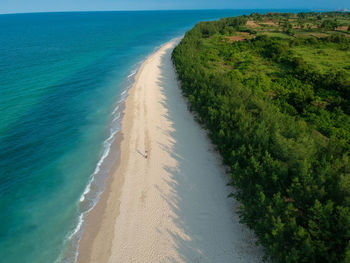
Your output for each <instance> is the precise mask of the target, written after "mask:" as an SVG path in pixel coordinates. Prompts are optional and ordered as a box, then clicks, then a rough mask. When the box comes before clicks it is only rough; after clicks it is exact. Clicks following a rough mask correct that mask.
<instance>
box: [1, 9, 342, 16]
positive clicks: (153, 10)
mask: <svg viewBox="0 0 350 263" xmlns="http://www.w3.org/2000/svg"><path fill="white" fill-rule="evenodd" d="M338 9H339V8H305V7H304V8H302V7H295V8H201V9H120V10H58V11H33V12H32V11H28V12H14V13H11V12H9V13H0V15H20V14H44V13H93V12H95V13H99V12H100V13H103V12H157V11H159V12H161V11H222V10H309V11H311V12H315V11H335V12H336V11H338ZM343 9H344V8H343ZM345 9H346V8H345Z"/></svg>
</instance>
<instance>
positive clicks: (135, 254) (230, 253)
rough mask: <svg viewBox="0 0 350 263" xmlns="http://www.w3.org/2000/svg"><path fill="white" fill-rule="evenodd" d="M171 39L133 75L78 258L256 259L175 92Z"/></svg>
mask: <svg viewBox="0 0 350 263" xmlns="http://www.w3.org/2000/svg"><path fill="white" fill-rule="evenodd" d="M178 41H179V40H173V41H171V42H169V43H167V44H165V45H164V46H162V47H161V48H160V49H159V50H158V51H157V52H156V53H155V54H153V55H152V56H150V57H149V58H148V59H147V60H146V61H145V62H144V64H143V65H142V67H141V68H140V70H139V72H138V74H137V77H136V81H135V84H134V86H133V87H132V89H131V90H130V92H129V95H128V98H127V100H126V103H125V110H124V117H123V121H122V135H121V136H122V138H120V140H119V143H121V144H120V151H121V154H120V160H119V162H118V164H117V165H116V167H115V169H114V171H113V174H111V176H110V178H109V180H108V182H107V187H106V190H105V191H104V193H103V194H102V196H101V198H100V201H99V203H98V204H97V206H96V207H95V208H94V209H93V210H92V211H91V212H90V214H89V215H88V217H87V221H86V224H85V228H84V231H83V236H82V240H81V244H80V249H79V257H78V261H79V262H84V263H86V262H99V263H104V262H113V263H116V262H123V263H125V262H140V263H141V262H145V263H150V262H219V263H225V262H236V263H239V262H247V263H248V262H249V263H253V262H261V261H262V251H261V249H260V248H259V247H257V246H256V245H255V237H254V235H253V233H252V232H251V231H250V230H249V229H247V227H246V226H244V225H242V224H240V223H239V217H238V215H237V212H236V210H237V206H238V204H236V202H235V201H234V200H233V199H232V198H227V196H228V195H229V193H230V191H232V188H230V187H228V186H226V184H227V182H228V178H227V175H225V172H224V169H223V166H222V164H221V160H220V158H219V155H218V154H217V153H216V152H215V151H214V149H213V146H212V145H211V143H210V141H209V139H208V137H207V135H206V133H205V131H204V130H202V129H201V128H200V126H199V125H198V124H197V123H196V122H195V121H194V119H193V116H192V115H191V113H190V112H189V111H188V109H187V104H186V102H185V100H184V98H183V97H182V94H181V90H180V88H179V83H178V81H177V77H176V73H175V69H174V67H173V64H172V61H171V52H172V50H173V48H174V47H175V45H176V43H177V42H178ZM146 152H147V156H146V155H145V154H146ZM146 157H147V158H146Z"/></svg>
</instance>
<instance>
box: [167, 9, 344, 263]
mask: <svg viewBox="0 0 350 263" xmlns="http://www.w3.org/2000/svg"><path fill="white" fill-rule="evenodd" d="M349 25H350V14H349V13H336V12H334V13H320V14H318V13H301V14H281V13H277V14H273V13H268V14H266V15H260V14H252V15H251V16H242V17H236V18H225V19H221V20H219V21H213V22H201V23H199V24H197V25H196V26H195V27H194V28H193V29H192V30H191V31H189V32H187V33H186V35H185V37H184V39H183V40H182V41H181V43H180V44H179V45H178V46H177V47H176V48H175V50H174V52H173V61H174V63H175V66H176V69H177V72H178V75H179V78H180V80H181V82H182V89H183V93H184V95H185V96H186V97H188V100H189V103H190V107H191V110H193V111H195V112H197V114H198V119H199V121H200V122H202V123H203V124H204V125H205V127H206V128H207V129H208V130H209V134H210V137H211V139H212V141H213V142H214V143H215V144H216V145H217V146H218V149H219V151H220V153H221V155H222V157H223V160H224V163H225V164H226V165H229V166H230V167H231V177H232V184H233V185H234V186H235V187H236V189H237V192H236V194H235V195H234V196H235V197H236V198H237V199H238V200H239V201H240V202H241V209H240V213H241V219H242V222H244V223H246V224H247V225H248V226H249V227H250V228H252V229H253V230H254V231H255V233H256V235H257V237H258V240H259V243H260V244H262V245H263V247H264V248H265V255H266V258H270V259H271V260H272V261H273V262H315V263H316V262H350V160H349V150H350V35H349V32H348V26H349Z"/></svg>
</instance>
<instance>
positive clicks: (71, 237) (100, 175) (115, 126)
mask: <svg viewBox="0 0 350 263" xmlns="http://www.w3.org/2000/svg"><path fill="white" fill-rule="evenodd" d="M160 47H161V46H159V47H157V48H155V49H154V51H153V52H151V53H150V54H149V55H148V56H147V57H146V58H145V59H144V60H142V61H140V62H139V63H137V64H136V65H135V67H134V68H133V69H132V71H131V73H130V74H129V75H128V76H127V79H126V81H125V83H124V86H125V89H124V90H123V91H122V92H121V94H120V96H119V100H118V101H117V103H116V106H115V107H114V109H113V111H112V113H111V118H112V120H111V123H110V132H109V136H108V138H107V139H105V140H104V141H103V144H102V145H103V151H102V155H101V157H100V159H99V160H98V162H97V164H96V167H95V170H94V172H93V173H92V174H91V177H90V180H89V182H88V184H87V185H86V187H85V189H84V192H83V193H82V195H81V196H80V200H79V201H80V204H81V207H82V210H81V214H80V215H79V219H78V222H77V225H76V226H75V228H74V229H73V230H72V231H71V232H70V233H69V234H68V235H67V242H73V243H74V245H73V246H72V247H74V251H71V252H72V254H71V256H70V257H69V256H68V259H63V255H61V257H60V258H59V259H58V260H57V261H56V262H57V263H58V262H67V263H68V262H69V263H72V262H77V259H78V253H79V251H78V248H79V242H80V239H81V233H82V228H83V226H84V220H85V217H86V215H87V213H89V212H90V211H91V210H92V209H93V207H94V206H95V205H96V203H97V201H98V199H99V197H100V195H101V193H102V191H103V188H104V187H103V186H101V185H100V186H99V184H102V185H103V184H104V180H105V179H106V177H107V175H108V173H109V167H108V165H107V166H106V168H105V167H104V164H105V162H106V159H108V157H109V154H110V152H111V147H112V145H113V142H114V140H115V136H116V134H117V133H118V132H119V131H120V130H121V117H122V113H121V111H120V104H121V103H123V102H124V101H125V99H126V98H127V96H128V91H129V89H130V88H131V87H132V85H133V83H134V80H135V76H136V74H137V72H138V70H139V68H140V67H141V65H142V64H143V62H144V61H145V60H146V59H147V58H148V57H149V56H150V55H151V54H153V53H154V52H156V51H157V50H159V49H160ZM98 179H101V180H98ZM100 181H102V183H101V182H100ZM93 185H94V186H96V187H97V190H96V192H94V193H92V192H91V189H92V186H93ZM94 190H95V189H94ZM73 253H74V255H73ZM69 254H70V253H69Z"/></svg>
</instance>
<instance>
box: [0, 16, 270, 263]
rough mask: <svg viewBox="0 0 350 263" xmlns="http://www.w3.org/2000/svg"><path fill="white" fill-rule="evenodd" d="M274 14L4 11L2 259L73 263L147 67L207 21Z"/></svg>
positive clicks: (0, 32) (0, 35)
mask: <svg viewBox="0 0 350 263" xmlns="http://www.w3.org/2000/svg"><path fill="white" fill-rule="evenodd" d="M266 11H267V10H205V11H139V12H67V13H33V14H11V15H0V116H1V119H0V120H1V121H0V256H1V257H0V261H1V262H6V263H19V262H20V263H26V262H29V263H32V262H33V263H34V262H35V263H50V262H75V260H76V255H77V254H76V253H77V245H78V242H79V238H80V235H81V231H82V226H83V224H84V215H85V214H86V213H87V212H88V211H89V210H90V209H91V208H92V207H93V206H94V204H95V203H96V201H97V200H98V196H99V194H100V193H101V191H103V189H104V180H105V178H106V177H107V175H108V172H109V170H110V168H111V165H112V163H113V162H114V161H115V160H116V158H117V157H118V152H117V151H111V145H112V143H113V141H114V138H115V135H116V134H117V132H118V131H119V130H120V119H121V112H120V111H121V103H122V102H123V100H124V99H125V97H126V96H127V90H128V89H129V88H130V87H131V85H132V83H133V78H134V76H135V73H136V71H137V69H138V67H139V66H140V64H141V63H142V61H144V60H145V58H146V57H147V56H148V55H150V54H151V53H153V52H154V51H155V50H156V49H157V48H158V47H160V45H161V44H163V43H165V42H167V41H169V40H171V39H173V38H175V37H179V36H181V35H183V34H184V33H185V32H186V31H187V30H189V29H190V28H191V27H192V26H193V25H194V24H195V23H197V22H199V21H203V20H212V19H218V18H220V17H227V16H237V15H242V14H249V13H252V12H261V13H264V12H266Z"/></svg>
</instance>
